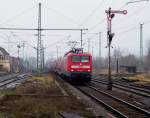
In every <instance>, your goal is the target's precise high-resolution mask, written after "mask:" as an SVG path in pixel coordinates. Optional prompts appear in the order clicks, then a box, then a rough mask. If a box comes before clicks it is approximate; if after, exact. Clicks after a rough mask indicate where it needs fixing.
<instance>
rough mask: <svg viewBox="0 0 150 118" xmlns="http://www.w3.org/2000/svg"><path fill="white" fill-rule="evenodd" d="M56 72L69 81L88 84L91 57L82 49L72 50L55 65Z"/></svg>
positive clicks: (90, 71)
mask: <svg viewBox="0 0 150 118" xmlns="http://www.w3.org/2000/svg"><path fill="white" fill-rule="evenodd" d="M57 71H58V73H59V74H61V75H65V76H67V77H68V78H69V79H70V80H79V81H83V82H89V81H90V80H91V73H92V56H91V54H89V53H83V50H82V49H73V50H71V51H69V52H68V53H66V54H65V55H64V58H63V59H60V60H59V62H58V64H57Z"/></svg>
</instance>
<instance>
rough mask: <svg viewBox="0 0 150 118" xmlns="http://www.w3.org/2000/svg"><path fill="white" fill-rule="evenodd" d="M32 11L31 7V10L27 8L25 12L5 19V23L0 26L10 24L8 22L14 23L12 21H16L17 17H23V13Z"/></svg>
mask: <svg viewBox="0 0 150 118" xmlns="http://www.w3.org/2000/svg"><path fill="white" fill-rule="evenodd" d="M33 9H34V8H33V7H32V8H28V9H26V10H24V11H22V12H20V13H19V14H17V15H15V16H13V17H11V18H9V19H7V20H6V21H4V22H2V23H1V24H0V25H3V24H6V23H8V22H10V21H14V20H16V19H17V18H18V17H19V16H22V15H24V14H25V13H28V12H31V10H33Z"/></svg>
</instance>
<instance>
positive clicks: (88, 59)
mask: <svg viewBox="0 0 150 118" xmlns="http://www.w3.org/2000/svg"><path fill="white" fill-rule="evenodd" d="M89 61H90V57H89V56H82V57H81V62H89Z"/></svg>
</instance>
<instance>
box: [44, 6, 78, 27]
mask: <svg viewBox="0 0 150 118" xmlns="http://www.w3.org/2000/svg"><path fill="white" fill-rule="evenodd" d="M46 8H47V9H48V10H50V11H53V12H55V13H57V14H58V15H61V16H63V17H64V18H65V19H66V20H68V21H70V22H72V23H74V24H76V25H77V26H80V24H78V23H77V22H76V21H74V20H73V19H72V18H70V17H68V16H66V15H64V14H63V13H61V12H59V11H57V10H55V9H53V8H49V7H46Z"/></svg>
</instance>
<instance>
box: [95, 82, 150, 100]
mask: <svg viewBox="0 0 150 118" xmlns="http://www.w3.org/2000/svg"><path fill="white" fill-rule="evenodd" d="M95 82H97V83H101V84H105V85H107V84H108V83H107V82H102V81H98V80H93V83H95ZM113 87H115V88H119V89H122V90H124V91H127V92H131V93H134V94H138V95H140V96H143V97H147V98H150V95H148V94H147V93H145V94H144V93H142V91H138V92H136V90H134V89H133V88H130V89H128V88H126V87H125V86H124V87H123V86H121V85H115V83H113Z"/></svg>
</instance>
